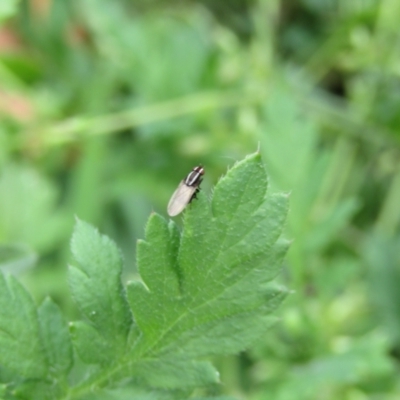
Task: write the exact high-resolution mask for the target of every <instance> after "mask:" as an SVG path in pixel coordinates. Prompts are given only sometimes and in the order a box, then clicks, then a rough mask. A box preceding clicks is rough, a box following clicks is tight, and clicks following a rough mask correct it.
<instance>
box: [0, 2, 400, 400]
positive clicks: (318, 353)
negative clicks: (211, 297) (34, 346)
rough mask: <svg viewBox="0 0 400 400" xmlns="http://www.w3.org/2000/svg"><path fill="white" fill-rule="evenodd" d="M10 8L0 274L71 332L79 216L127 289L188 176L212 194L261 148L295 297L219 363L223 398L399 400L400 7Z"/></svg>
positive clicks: (2, 45) (3, 90) (0, 134)
mask: <svg viewBox="0 0 400 400" xmlns="http://www.w3.org/2000/svg"><path fill="white" fill-rule="evenodd" d="M1 1H2V2H3V0H1ZM6 3H8V4H14V5H15V7H16V12H15V14H14V15H13V16H12V17H11V18H10V19H7V20H6V19H4V20H3V22H2V25H1V27H0V116H1V122H0V267H1V269H2V270H3V271H6V272H8V273H13V274H16V275H18V279H20V280H22V281H23V283H24V285H25V286H26V287H27V288H28V289H29V291H30V292H31V293H32V294H33V296H34V297H35V299H36V300H37V301H38V302H39V301H41V300H42V299H43V298H44V297H45V296H46V295H50V296H52V297H53V299H54V300H55V301H56V302H57V303H58V304H59V305H60V306H61V307H62V308H63V309H64V311H65V313H66V315H67V316H68V318H76V315H77V312H76V309H75V308H74V306H73V303H72V300H71V297H70V294H69V292H68V286H67V280H66V269H67V268H66V266H67V264H68V261H69V258H70V256H69V238H70V235H71V231H72V227H73V224H74V216H79V218H81V219H84V220H86V221H88V222H90V223H92V224H94V225H96V226H98V227H99V229H100V230H101V231H102V232H104V233H106V234H107V235H109V236H110V237H112V238H113V239H114V240H115V241H116V242H117V244H118V246H119V247H120V248H121V249H122V251H123V254H124V257H125V260H126V273H125V275H126V276H125V279H131V278H132V277H134V275H135V243H136V240H137V239H138V238H142V237H143V235H144V224H145V222H146V220H147V218H148V216H149V214H150V213H151V212H152V211H156V212H159V213H161V214H162V215H164V216H166V205H167V203H168V200H169V197H170V195H171V194H172V192H173V191H174V189H175V188H176V186H177V184H178V183H179V181H180V180H181V179H182V178H183V177H184V176H185V175H186V174H187V173H188V172H189V171H190V170H191V168H192V167H193V166H195V165H198V164H202V165H204V166H205V169H206V175H205V179H204V183H203V184H202V188H203V190H204V191H206V192H207V193H210V191H211V188H212V186H213V185H214V184H215V183H216V182H217V180H218V178H219V177H220V176H221V175H222V174H224V172H225V171H226V170H227V168H228V167H229V166H231V165H233V164H234V162H235V161H236V160H239V159H241V158H242V157H244V156H245V155H246V154H248V153H251V152H254V151H255V150H256V149H257V146H258V144H260V146H261V152H262V153H263V156H264V160H265V163H266V166H267V170H268V173H269V175H270V182H271V183H270V190H272V191H275V190H284V191H289V192H291V209H290V214H289V217H288V222H287V229H286V233H285V236H286V237H288V238H290V239H293V244H292V247H291V250H290V252H289V254H288V256H287V259H286V262H285V265H284V272H283V273H282V274H281V276H280V278H279V279H280V281H281V282H282V283H284V284H285V285H286V286H287V287H289V288H290V289H291V290H292V293H291V295H290V296H289V297H288V299H287V300H286V302H285V303H284V305H283V306H282V307H281V308H280V310H279V312H278V315H279V317H280V322H279V323H278V324H277V325H276V326H275V327H274V328H273V329H272V330H270V331H269V332H268V333H267V334H266V335H265V338H264V340H262V341H261V342H260V343H257V344H256V346H255V347H254V348H253V349H252V350H250V351H248V352H246V353H243V354H241V355H239V356H237V357H228V358H220V359H216V360H215V363H216V365H217V366H218V368H219V369H220V371H221V375H222V378H221V379H222V382H223V385H221V387H220V388H218V391H220V392H223V393H227V394H231V395H234V396H237V397H238V398H240V399H250V400H264V399H265V400H266V399H274V400H291V399H295V400H303V399H304V400H308V399H310V400H311V399H318V400H319V399H321V400H336V399H345V400H364V399H373V400H384V399H385V400H386V399H393V400H394V399H399V398H400V378H399V373H398V372H399V365H400V364H399V362H400V231H399V220H400V168H399V166H400V29H399V27H400V25H399V21H400V2H399V1H398V0H381V1H376V0H375V1H374V0H352V1H349V0H298V1H296V2H294V1H289V0H280V1H279V0H229V1H227V0H225V1H223V0H219V1H218V0H174V1H163V0H147V1H140V2H133V1H129V0H113V1H98V0H96V1H95V0H30V1H28V0H25V1H20V2H19V3H18V4H17V2H15V3H14V2H13V1H10V2H5V3H3V5H5V4H6ZM2 7H3V8H2ZM11 8H12V7H11ZM7 13H10V14H11V12H10V9H7V7H4V6H0V18H1V17H5V16H6V15H7ZM179 221H180V218H178V222H179Z"/></svg>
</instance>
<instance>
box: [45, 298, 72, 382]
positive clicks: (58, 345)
mask: <svg viewBox="0 0 400 400" xmlns="http://www.w3.org/2000/svg"><path fill="white" fill-rule="evenodd" d="M38 312H39V323H40V330H41V335H42V341H43V346H44V351H45V354H46V358H47V363H48V366H49V371H50V373H51V374H52V375H54V376H61V377H63V376H64V375H65V374H67V373H68V371H69V370H70V369H71V366H72V345H71V339H70V337H69V332H68V326H67V324H66V322H65V321H64V318H63V316H62V314H61V311H60V309H59V308H58V306H57V305H56V304H55V303H54V302H53V301H52V300H51V299H49V298H47V299H46V300H45V301H44V302H43V304H42V305H41V306H40V308H39V310H38Z"/></svg>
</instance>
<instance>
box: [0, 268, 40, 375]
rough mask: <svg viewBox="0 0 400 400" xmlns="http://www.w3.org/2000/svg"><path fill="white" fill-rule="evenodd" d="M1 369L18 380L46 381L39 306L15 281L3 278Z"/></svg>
mask: <svg viewBox="0 0 400 400" xmlns="http://www.w3.org/2000/svg"><path fill="white" fill-rule="evenodd" d="M0 365H1V366H2V367H4V368H5V369H6V370H9V371H10V373H11V374H14V375H15V376H16V377H18V378H21V377H23V378H30V379H34V378H36V379H37V378H44V377H45V376H46V374H47V363H46V359H45V356H44V353H43V347H42V343H41V340H40V336H39V323H38V317H37V312H36V307H35V304H34V303H33V300H32V298H31V297H30V296H29V294H28V293H27V292H26V290H25V289H24V288H23V287H22V286H21V285H20V284H19V283H18V282H17V281H16V280H15V279H14V278H13V277H12V276H9V277H7V278H5V277H4V276H3V275H2V274H0Z"/></svg>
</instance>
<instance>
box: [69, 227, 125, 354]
mask: <svg viewBox="0 0 400 400" xmlns="http://www.w3.org/2000/svg"><path fill="white" fill-rule="evenodd" d="M71 248H72V252H73V255H74V257H75V260H76V262H77V267H70V269H69V278H70V284H71V290H72V293H73V296H74V299H75V301H76V303H77V304H78V306H79V308H80V310H81V312H82V314H83V315H84V316H85V317H86V319H87V320H88V321H89V322H90V324H91V325H92V326H93V328H95V329H96V330H97V331H98V332H99V333H100V335H101V336H102V337H103V340H102V342H103V343H104V346H102V347H100V348H99V350H100V349H102V350H103V351H106V353H107V354H109V356H110V357H111V358H117V357H119V356H120V355H121V353H122V352H123V351H124V349H125V345H126V340H127V337H128V333H129V329H130V325H131V323H132V320H131V314H130V311H129V308H128V305H127V302H126V300H125V294H124V291H123V287H122V284H121V272H122V259H121V254H120V252H119V251H118V249H117V247H116V246H115V244H114V243H113V242H112V241H111V240H110V239H108V238H107V237H106V236H102V235H100V234H99V233H98V232H97V231H96V230H95V229H94V228H93V227H91V226H90V225H89V224H86V223H85V222H82V221H79V220H77V223H76V226H75V231H74V234H73V237H72V241H71ZM74 334H75V337H77V336H79V335H81V334H82V335H84V336H85V338H83V339H82V342H83V343H87V342H88V341H90V340H89V337H88V336H87V335H88V329H85V328H83V327H82V326H81V325H80V326H79V327H77V328H76V329H75V332H74ZM77 340H80V339H77ZM93 340H94V342H95V343H99V339H98V335H96V336H93ZM107 347H108V348H107ZM101 356H104V353H103V354H102V355H101ZM83 358H85V356H83Z"/></svg>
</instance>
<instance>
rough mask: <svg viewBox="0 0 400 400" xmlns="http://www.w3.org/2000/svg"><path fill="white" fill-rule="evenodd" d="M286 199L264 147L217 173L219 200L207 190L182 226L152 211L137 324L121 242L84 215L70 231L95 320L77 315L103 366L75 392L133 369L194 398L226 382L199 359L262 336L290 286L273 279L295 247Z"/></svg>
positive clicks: (74, 277) (76, 327) (79, 333)
mask: <svg viewBox="0 0 400 400" xmlns="http://www.w3.org/2000/svg"><path fill="white" fill-rule="evenodd" d="M287 203H288V198H287V196H286V195H283V194H279V193H278V194H273V195H267V177H266V173H265V169H264V166H263V163H262V161H261V157H260V155H259V154H258V153H257V154H254V155H251V156H249V157H247V158H246V159H245V160H243V161H242V162H239V163H238V164H236V165H235V166H234V167H233V168H232V169H231V170H230V171H229V172H228V173H227V175H226V176H225V177H223V178H222V179H221V180H220V181H219V182H218V184H217V186H216V188H215V190H214V194H213V197H212V199H211V201H208V199H207V197H206V195H205V194H204V193H200V194H199V198H198V199H197V200H196V201H193V202H192V203H191V204H190V205H189V206H188V207H187V209H186V211H185V214H184V227H183V232H182V233H180V232H179V230H178V228H177V226H176V224H175V223H174V222H173V221H169V222H167V221H166V220H165V219H163V218H162V217H161V216H160V215H157V214H152V215H151V216H150V218H149V221H148V224H147V227H146V239H145V240H141V241H139V242H138V246H137V266H138V270H139V273H140V277H141V281H135V282H131V283H129V284H128V289H127V295H128V302H129V305H130V307H131V309H132V312H133V315H134V320H135V324H132V323H131V317H130V314H129V309H128V308H127V305H126V303H125V297H124V292H123V291H122V288H121V283H120V274H121V258H120V254H119V252H118V250H117V249H116V247H115V245H114V244H113V243H112V242H111V241H110V240H109V239H108V238H106V237H104V236H101V235H99V233H98V232H97V231H95V230H94V229H93V228H92V227H90V226H89V225H88V224H86V223H83V222H81V221H78V222H77V225H76V229H75V232H74V235H73V239H72V250H73V253H74V256H75V258H76V260H77V262H78V267H71V268H70V280H71V288H72V291H73V294H74V297H75V299H76V301H77V303H78V305H79V307H80V308H81V310H82V313H83V315H84V316H85V317H86V320H87V321H86V322H83V321H78V322H76V323H73V324H71V334H72V336H73V339H74V344H75V346H76V349H77V351H78V353H79V354H80V356H81V358H82V360H83V361H85V362H87V363H90V364H101V366H100V367H99V368H98V369H97V370H96V369H94V370H93V371H94V372H93V373H92V374H91V375H90V376H89V378H88V380H87V381H84V382H82V383H81V384H80V385H78V386H77V387H75V388H74V389H73V390H74V392H75V391H76V392H77V393H79V395H83V394H85V393H88V392H89V391H94V390H95V389H96V390H97V391H98V392H99V393H100V392H101V391H102V389H104V388H106V387H107V385H109V384H110V383H112V382H117V381H121V380H123V379H127V378H129V379H131V380H133V381H134V382H135V383H138V384H139V386H141V387H143V386H144V387H151V388H156V389H157V390H160V389H162V390H172V391H175V393H178V392H179V393H181V395H179V396H180V397H179V396H178V397H179V398H182V399H184V398H185V399H186V398H188V397H187V396H188V395H189V394H187V395H186V393H187V391H189V390H191V388H192V389H193V388H195V387H202V386H203V387H204V386H209V385H215V384H216V383H218V379H219V378H218V373H217V372H216V370H215V369H214V367H213V366H212V365H211V364H210V363H208V362H205V361H203V360H200V361H199V360H198V359H199V358H204V357H207V356H210V355H215V354H231V353H237V352H239V351H241V350H243V349H245V348H246V347H248V346H249V345H250V344H251V343H252V342H254V341H255V340H257V339H258V338H260V337H262V336H263V335H264V333H265V331H266V330H267V329H268V328H269V327H270V326H271V325H272V324H273V323H274V322H275V321H276V317H274V316H272V315H271V314H272V312H273V311H274V310H275V309H276V308H277V307H278V306H279V304H280V303H281V302H282V299H283V298H284V297H285V296H286V290H285V289H283V288H282V287H279V286H278V285H276V284H272V283H271V280H272V279H273V278H274V277H275V276H276V275H277V274H278V272H279V270H280V266H281V263H282V260H283V257H284V256H285V254H286V252H287V249H288V242H287V241H285V240H282V239H280V235H281V232H282V229H283V225H284V222H285V217H286V213H287V207H288V204H287ZM129 328H130V330H129ZM176 390H178V392H176ZM181 390H183V392H180V391H181ZM178 397H176V398H178Z"/></svg>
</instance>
